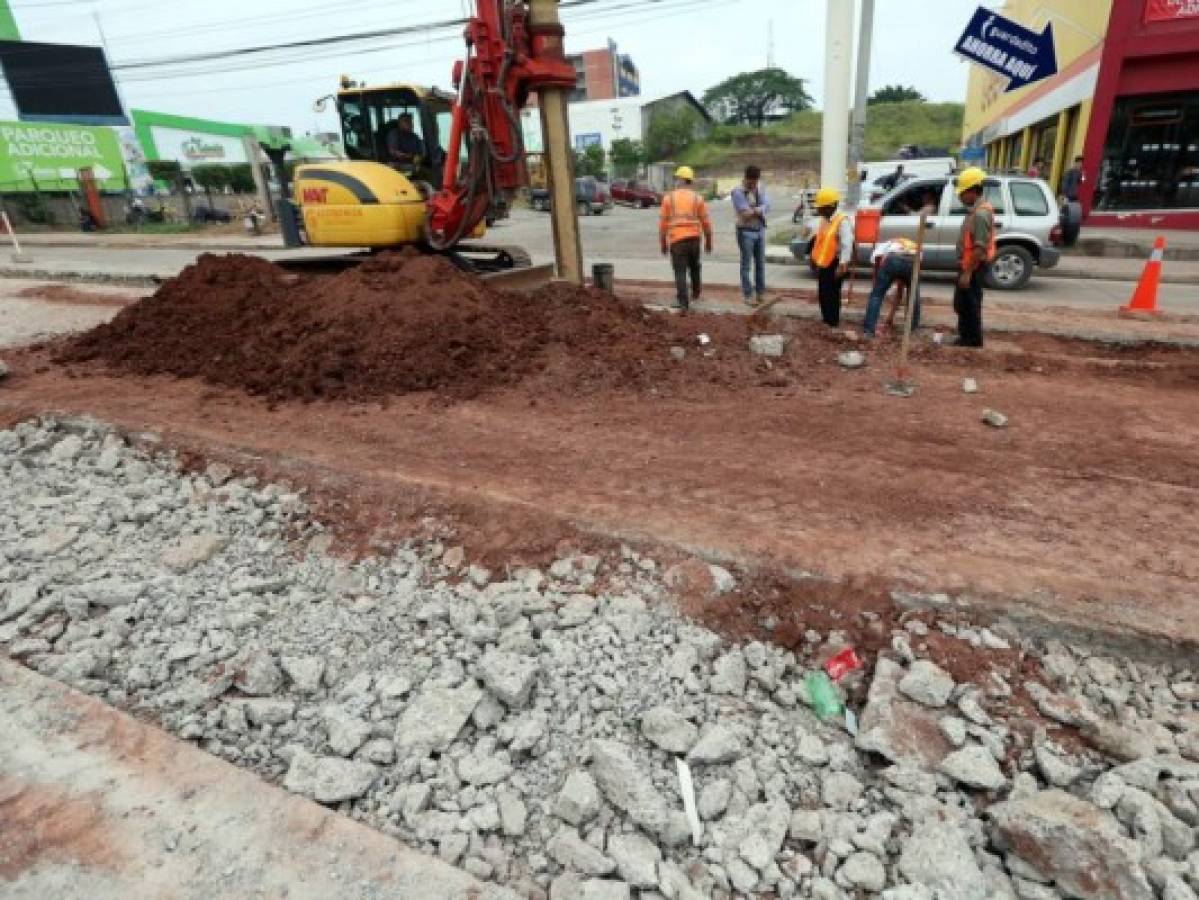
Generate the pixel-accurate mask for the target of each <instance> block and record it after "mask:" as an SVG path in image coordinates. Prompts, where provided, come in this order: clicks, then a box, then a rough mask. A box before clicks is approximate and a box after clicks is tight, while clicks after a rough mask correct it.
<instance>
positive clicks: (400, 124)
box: [387, 112, 425, 171]
mask: <svg viewBox="0 0 1199 900" xmlns="http://www.w3.org/2000/svg"><path fill="white" fill-rule="evenodd" d="M424 157H425V142H424V141H422V140H421V137H420V135H419V134H417V133H416V132H415V131H414V130H413V122H412V113H409V112H406V113H400V117H399V118H398V119H396V121H395V124H394V125H393V127H392V128H390V129H388V132H387V160H388V162H389V163H391V165H393V166H394V167H395V168H397V169H402V170H403V169H406V170H409V171H411V170H413V169H417V168H419V167H420V165H421V162H422V160H423V159H424Z"/></svg>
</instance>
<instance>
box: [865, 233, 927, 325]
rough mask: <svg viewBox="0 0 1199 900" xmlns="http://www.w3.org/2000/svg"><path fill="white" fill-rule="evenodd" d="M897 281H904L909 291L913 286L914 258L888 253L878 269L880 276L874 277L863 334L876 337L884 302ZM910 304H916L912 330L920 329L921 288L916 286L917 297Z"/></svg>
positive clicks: (913, 312)
mask: <svg viewBox="0 0 1199 900" xmlns="http://www.w3.org/2000/svg"><path fill="white" fill-rule="evenodd" d="M896 281H902V282H904V283H905V284H907V285H908V290H909V291H910V290H911V286H912V257H910V256H902V255H901V254H899V253H888V254H887V255H886V256H885V257H883V262H882V265H880V266H879V267H878V274H877V275H876V276H875V277H874V287H872V288H871V289H870V299H869V300H868V301H867V303H866V318H865V319H863V320H862V333H863V334H867V335H870V336H871V337H873V336H874V329H875V328H876V327H877V326H878V316H879V313H880V312H882V308H883V300H884V299H885V298H886V296H887V291H889V290H891V285H892V284H894V283H895V282H896ZM909 302H914V303H915V304H916V306H915V309H913V310H912V329H913V330H915V329H916V328H919V327H920V287H919V285H917V286H916V297H915V299H914V301H913V300H910V301H909Z"/></svg>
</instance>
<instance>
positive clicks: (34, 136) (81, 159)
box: [0, 122, 126, 192]
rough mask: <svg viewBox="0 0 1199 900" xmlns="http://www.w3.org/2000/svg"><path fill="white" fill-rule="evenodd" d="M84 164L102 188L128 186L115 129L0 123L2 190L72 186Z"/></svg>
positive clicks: (61, 189)
mask: <svg viewBox="0 0 1199 900" xmlns="http://www.w3.org/2000/svg"><path fill="white" fill-rule="evenodd" d="M83 168H90V169H91V170H92V174H93V175H94V177H95V179H96V182H97V184H98V186H99V187H101V188H102V189H105V190H114V191H116V190H123V189H124V188H125V186H126V185H125V167H124V162H123V159H122V156H121V144H120V141H118V140H117V136H116V133H115V132H114V131H113V130H112V129H111V128H93V127H89V126H87V125H53V124H49V123H44V122H0V192H3V191H32V190H44V191H63V190H74V189H75V187H76V186H77V184H78V174H77V173H78V171H79V170H80V169H83Z"/></svg>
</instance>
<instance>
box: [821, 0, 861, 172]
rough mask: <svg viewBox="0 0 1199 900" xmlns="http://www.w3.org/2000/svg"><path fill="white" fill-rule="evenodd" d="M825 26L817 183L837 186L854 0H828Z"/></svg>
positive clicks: (844, 141) (845, 137)
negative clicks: (822, 98)
mask: <svg viewBox="0 0 1199 900" xmlns="http://www.w3.org/2000/svg"><path fill="white" fill-rule="evenodd" d="M827 6H828V8H827V12H826V17H827V18H826V21H825V29H824V118H823V128H822V129H821V141H820V183H821V184H822V185H824V186H825V187H832V188H838V189H840V187H841V185H842V184H843V183H844V182H845V161H846V159H847V157H848V155H849V78H850V75H851V74H852V72H851V69H852V65H851V64H852V62H853V9H854V3H853V0H828V4H827Z"/></svg>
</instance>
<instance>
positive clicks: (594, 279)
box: [591, 263, 616, 294]
mask: <svg viewBox="0 0 1199 900" xmlns="http://www.w3.org/2000/svg"><path fill="white" fill-rule="evenodd" d="M591 285H592V287H594V288H595V289H596V290H597V291H603V292H604V293H606V294H615V293H616V266H614V265H612V263H596V264H595V265H593V266H592V267H591Z"/></svg>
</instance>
